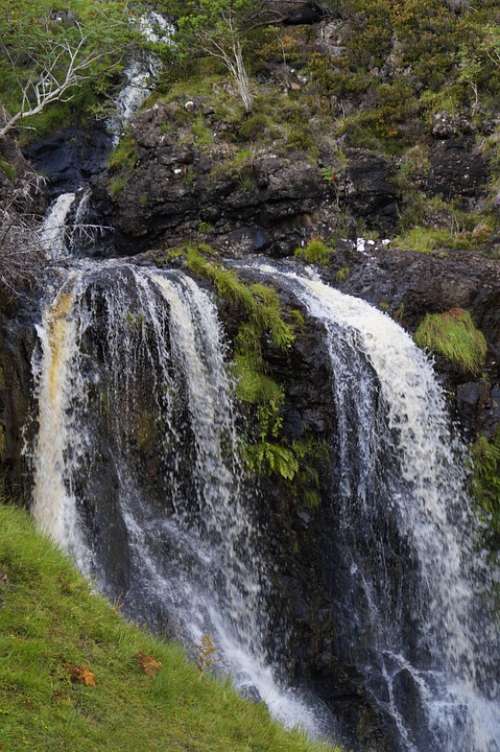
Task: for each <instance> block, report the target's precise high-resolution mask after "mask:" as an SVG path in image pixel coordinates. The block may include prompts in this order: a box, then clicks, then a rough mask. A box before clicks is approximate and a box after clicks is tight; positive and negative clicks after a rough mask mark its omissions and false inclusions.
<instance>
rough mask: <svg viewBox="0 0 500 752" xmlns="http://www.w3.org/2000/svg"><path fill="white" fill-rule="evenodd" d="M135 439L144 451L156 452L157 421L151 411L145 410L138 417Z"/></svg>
mask: <svg viewBox="0 0 500 752" xmlns="http://www.w3.org/2000/svg"><path fill="white" fill-rule="evenodd" d="M135 437H136V441H137V446H138V447H139V448H140V449H141V450H142V451H145V452H148V451H151V450H154V448H155V445H156V439H157V431H156V419H155V416H154V414H153V413H152V412H150V411H149V410H143V411H142V412H141V413H139V414H138V415H137V420H136V432H135Z"/></svg>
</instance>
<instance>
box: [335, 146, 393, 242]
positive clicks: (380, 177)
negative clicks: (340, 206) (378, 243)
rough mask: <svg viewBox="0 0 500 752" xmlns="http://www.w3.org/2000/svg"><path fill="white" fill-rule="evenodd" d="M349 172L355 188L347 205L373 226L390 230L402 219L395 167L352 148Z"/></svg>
mask: <svg viewBox="0 0 500 752" xmlns="http://www.w3.org/2000/svg"><path fill="white" fill-rule="evenodd" d="M347 156H348V159H349V166H348V168H347V173H348V176H349V179H350V181H351V184H352V187H351V188H350V190H348V195H347V204H348V206H349V207H350V208H351V210H352V212H353V213H354V214H355V215H356V216H359V217H363V218H364V219H365V220H366V221H367V224H368V225H369V226H373V227H377V228H378V229H380V230H383V231H386V232H387V231H390V229H391V228H393V227H394V226H395V224H396V221H397V217H398V191H397V188H396V186H395V183H394V175H395V166H394V165H393V164H392V163H391V161H390V160H389V159H387V158H386V157H384V156H382V155H380V154H376V153H375V152H370V151H367V150H364V149H348V150H347Z"/></svg>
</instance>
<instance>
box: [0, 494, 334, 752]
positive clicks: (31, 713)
mask: <svg viewBox="0 0 500 752" xmlns="http://www.w3.org/2000/svg"><path fill="white" fill-rule="evenodd" d="M141 653H142V654H143V655H144V656H146V657H148V656H151V657H153V658H154V659H155V661H158V662H159V663H161V670H159V672H158V673H156V675H154V676H150V675H147V674H146V673H145V672H144V670H143V669H142V668H141V665H140V663H139V659H138V655H139V654H141ZM145 665H146V667H147V664H145ZM77 668H82V669H88V670H89V671H90V672H91V673H92V674H93V675H94V676H95V686H85V684H84V683H80V682H78V681H73V682H72V675H73V678H74V679H75V674H76V673H77V671H76V669H77ZM153 673H155V666H154V664H153ZM87 681H89V679H87ZM90 684H92V678H90ZM0 749H2V750H5V752H24V751H25V750H26V752H28V751H29V752H49V750H50V752H58V751H60V752H70V750H71V752H80V751H81V752H93V751H94V750H99V752H102V750H106V752H128V750H130V751H132V750H137V749H147V750H148V752H154V751H155V750H158V752H160V750H161V752H188V751H189V752H226V751H227V752H321V750H326V749H327V747H323V746H321V745H315V744H311V743H310V742H307V741H305V739H304V738H303V737H302V736H301V735H300V734H298V733H287V732H286V731H285V730H283V729H282V728H281V727H280V726H279V725H278V724H276V723H273V722H272V721H271V720H270V718H269V715H268V713H267V710H266V709H265V707H264V706H263V705H262V704H259V705H255V704H252V703H250V702H248V701H245V700H242V699H241V698H239V697H238V696H237V695H236V694H235V692H234V691H233V690H232V689H231V687H230V686H229V685H228V684H227V685H223V684H219V683H217V682H215V681H213V680H211V679H210V678H208V677H207V676H206V675H200V672H199V671H198V669H197V668H196V666H195V665H194V664H192V663H189V662H188V661H187V660H186V658H185V655H184V653H183V651H182V650H181V648H180V647H178V646H177V645H173V644H169V643H167V642H163V641H161V640H158V639H155V638H153V637H151V636H149V635H148V634H147V633H145V632H142V631H141V630H140V629H138V628H136V627H134V626H132V625H131V624H129V623H127V622H126V621H125V620H124V619H123V618H122V617H121V616H120V614H119V611H118V610H117V609H114V608H112V607H111V606H110V605H109V604H108V603H107V602H106V601H104V600H103V599H102V598H100V597H99V596H96V595H93V594H92V593H91V591H90V589H89V586H88V584H87V583H86V582H85V581H84V580H83V579H82V577H81V576H80V575H79V574H77V572H76V570H75V569H74V567H73V566H72V565H71V564H70V562H69V561H68V559H67V558H66V557H65V556H63V555H62V554H61V553H60V552H59V551H58V550H56V548H55V547H54V546H53V545H52V544H51V543H49V542H48V541H47V540H46V539H45V538H44V537H42V536H41V535H39V534H38V533H36V532H35V531H34V528H33V525H32V523H31V521H30V519H29V518H28V516H27V515H26V513H25V512H23V511H22V510H20V509H15V508H13V507H8V506H1V507H0ZM328 749H330V748H328Z"/></svg>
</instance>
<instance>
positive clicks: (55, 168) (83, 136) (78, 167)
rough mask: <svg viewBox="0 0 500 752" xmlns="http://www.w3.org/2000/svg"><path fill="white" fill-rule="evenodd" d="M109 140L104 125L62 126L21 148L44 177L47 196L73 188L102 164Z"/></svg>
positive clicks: (105, 158) (96, 172) (85, 181)
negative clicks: (59, 129)
mask: <svg viewBox="0 0 500 752" xmlns="http://www.w3.org/2000/svg"><path fill="white" fill-rule="evenodd" d="M111 145H112V140H111V136H110V134H109V133H107V131H106V129H105V127H104V126H99V125H97V124H95V123H94V125H93V128H91V129H90V128H89V129H83V128H76V127H75V128H65V129H64V130H61V131H58V132H57V133H52V134H50V135H49V136H47V137H45V138H41V139H37V140H36V141H35V142H34V143H33V144H31V145H30V146H28V147H27V148H26V149H25V156H26V157H27V159H29V160H30V162H31V164H32V165H33V167H34V168H35V169H36V170H37V171H38V172H40V173H41V174H42V175H44V176H45V177H46V178H47V180H48V190H49V194H50V195H51V196H56V195H58V194H60V193H69V192H73V191H76V190H77V189H78V188H80V187H81V185H82V184H84V183H87V182H88V181H89V180H90V179H91V178H92V177H93V176H95V175H98V174H99V173H100V172H101V171H102V170H103V169H104V167H105V165H106V160H107V158H108V155H109V153H110V150H111Z"/></svg>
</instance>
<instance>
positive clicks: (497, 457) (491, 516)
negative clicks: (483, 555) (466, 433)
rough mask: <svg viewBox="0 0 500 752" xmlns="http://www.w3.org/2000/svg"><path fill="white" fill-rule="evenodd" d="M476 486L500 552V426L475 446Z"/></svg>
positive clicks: (492, 542)
mask: <svg viewBox="0 0 500 752" xmlns="http://www.w3.org/2000/svg"><path fill="white" fill-rule="evenodd" d="M472 459H473V463H474V464H473V467H474V472H473V476H472V490H473V494H474V497H475V499H476V501H477V504H478V506H479V508H480V510H481V513H482V516H483V517H484V520H485V522H486V524H487V530H488V533H487V537H488V539H489V540H488V542H489V545H490V547H491V548H492V550H493V551H494V553H495V555H497V556H498V555H500V426H498V427H497V431H496V434H495V436H494V437H493V438H492V439H491V440H488V439H487V438H486V436H479V437H478V438H477V439H476V441H475V443H474V445H473V447H472Z"/></svg>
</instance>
